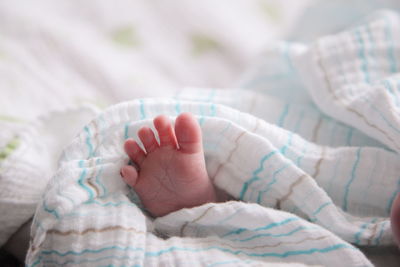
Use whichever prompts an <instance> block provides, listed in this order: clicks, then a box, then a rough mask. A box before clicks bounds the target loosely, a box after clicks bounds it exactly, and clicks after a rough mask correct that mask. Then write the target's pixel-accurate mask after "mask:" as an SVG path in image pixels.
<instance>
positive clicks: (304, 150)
mask: <svg viewBox="0 0 400 267" xmlns="http://www.w3.org/2000/svg"><path fill="white" fill-rule="evenodd" d="M303 142H304V147H303V150H302V151H301V155H300V156H299V157H298V158H297V159H296V166H297V167H300V164H301V161H302V160H303V158H304V156H305V155H306V152H307V151H308V146H307V145H308V143H307V141H306V140H303Z"/></svg>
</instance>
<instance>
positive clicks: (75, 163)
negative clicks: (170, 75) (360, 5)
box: [27, 12, 400, 266]
mask: <svg viewBox="0 0 400 267" xmlns="http://www.w3.org/2000/svg"><path fill="white" fill-rule="evenodd" d="M399 21H400V20H399V17H398V16H397V15H396V14H394V13H390V12H382V13H378V14H377V15H376V16H373V17H371V18H369V20H368V21H366V22H365V23H364V24H362V25H361V26H358V27H356V28H352V29H350V30H348V31H345V32H342V33H339V34H337V35H334V36H328V37H324V38H321V39H319V40H317V41H316V42H315V43H313V44H311V45H310V46H308V47H306V46H304V45H300V44H290V45H288V44H286V43H283V44H280V45H278V46H277V47H275V48H273V49H272V50H274V52H277V53H275V54H276V55H280V53H281V54H282V55H283V56H282V57H279V56H276V57H275V58H274V57H273V56H271V57H270V58H266V61H268V59H271V60H276V61H277V62H278V63H279V64H274V68H268V66H261V67H260V69H259V70H258V71H259V72H260V73H263V76H260V75H258V74H257V75H253V76H252V77H249V79H247V81H244V82H243V86H244V87H251V88H253V89H254V90H227V91H224V90H215V89H213V90H204V89H203V90H193V89H192V90H186V91H183V92H182V93H181V94H179V95H177V96H176V97H175V98H174V99H140V100H134V101H131V102H126V103H122V104H119V105H116V106H113V107H110V108H109V109H107V110H106V111H105V112H104V113H101V114H99V116H98V117H97V118H96V119H94V120H93V121H92V122H91V123H89V124H88V125H87V126H86V127H85V128H84V129H83V131H82V132H81V134H80V135H79V136H77V137H76V138H75V139H74V141H73V142H72V143H71V145H69V146H68V147H67V148H66V149H65V150H64V153H63V156H62V159H61V161H60V166H59V169H58V171H57V172H56V173H55V175H54V177H53V179H52V180H51V181H50V182H49V184H48V185H47V189H46V190H45V194H44V195H43V198H42V201H41V202H40V205H39V206H38V208H37V211H36V214H35V217H34V221H33V226H32V242H31V245H30V249H29V253H28V256H27V264H28V266H63V265H79V266H84V265H88V266H91V265H95V266H143V265H145V266H187V265H189V264H191V265H193V266H217V265H226V266H229V265H234V266H247V265H248V266H259V265H263V264H268V266H270V265H272V266H274V264H275V265H277V266H280V265H284V264H290V265H291V266H295V264H298V265H299V266H302V265H323V266H343V265H345V266H371V265H372V264H371V263H370V262H369V261H368V260H367V259H366V257H365V256H364V255H363V254H362V253H361V252H360V251H359V250H358V248H356V247H355V246H353V245H352V244H355V245H359V246H363V245H391V244H393V243H394V241H393V237H392V234H391V230H390V222H389V219H388V215H389V212H390V207H391V204H392V202H393V200H394V198H395V196H396V193H397V192H398V185H399V182H400V179H399V174H400V157H399V155H398V153H399V151H400V117H399V106H398V99H399V90H398V86H399V84H400V82H399V81H400V76H399V67H400V49H399V45H398V44H399V43H400V35H399V33H400V22H399ZM270 54H271V55H272V54H274V53H273V52H272V51H271V53H270ZM285 64H286V65H285ZM286 67H287V69H286ZM266 69H267V70H269V72H268V71H266ZM271 70H275V71H280V70H282V72H281V73H280V74H281V76H279V75H277V74H276V73H272V72H271ZM255 73H257V70H255ZM271 73H272V74H271ZM277 77H278V78H279V77H282V78H281V79H278V78H277ZM288 84H289V85H290V88H288V87H287V85H288ZM304 87H306V89H307V90H308V92H307V91H306V90H305V88H304ZM255 91H258V93H257V92H255ZM291 95H292V96H293V97H290V96H291ZM296 95H302V96H304V97H295V96H296ZM308 95H310V96H311V97H308ZM181 112H191V113H193V114H194V115H195V116H196V117H197V118H198V121H199V123H200V125H201V129H202V133H203V143H204V150H205V157H206V164H207V171H208V174H209V176H210V178H211V179H212V181H213V182H214V184H215V185H216V186H217V187H219V188H220V189H223V190H225V191H226V192H228V193H229V194H230V195H232V196H233V197H234V198H235V199H237V200H238V201H230V202H225V203H209V204H206V205H203V206H200V207H195V208H192V209H183V210H179V211H176V212H173V213H171V214H168V215H167V216H164V217H161V218H157V219H155V220H153V219H151V218H149V217H148V216H146V212H145V211H143V209H142V207H141V205H140V200H139V199H138V198H137V196H136V195H135V193H134V191H133V190H132V189H131V188H129V187H128V186H127V185H126V184H125V183H124V182H123V181H122V179H121V178H120V174H119V172H120V168H121V167H122V166H123V165H124V164H127V162H128V158H127V156H126V155H125V153H124V152H123V148H122V147H123V143H124V141H125V140H126V139H127V138H137V135H136V133H137V130H138V129H139V128H140V127H141V126H143V125H148V126H152V123H151V122H152V118H154V117H155V116H157V115H159V114H165V115H167V116H170V117H171V118H172V119H174V118H175V117H176V116H177V115H178V114H180V113H181ZM322 112H325V113H322ZM351 243H352V244H351Z"/></svg>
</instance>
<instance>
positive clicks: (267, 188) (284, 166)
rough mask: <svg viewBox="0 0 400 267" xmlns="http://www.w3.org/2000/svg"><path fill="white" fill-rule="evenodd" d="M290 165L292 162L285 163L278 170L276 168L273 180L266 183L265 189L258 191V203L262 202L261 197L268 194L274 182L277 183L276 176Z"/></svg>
mask: <svg viewBox="0 0 400 267" xmlns="http://www.w3.org/2000/svg"><path fill="white" fill-rule="evenodd" d="M289 166H290V163H287V164H285V165H283V166H282V167H281V168H279V169H278V170H276V171H275V172H274V173H273V174H272V181H271V182H269V183H268V184H267V185H266V187H265V189H264V190H262V191H259V192H258V197H257V203H258V204H260V203H261V198H262V196H263V195H264V194H266V193H267V192H268V191H269V190H270V189H271V186H272V185H273V184H275V183H276V182H277V181H278V180H277V177H276V176H277V175H278V174H279V173H280V172H282V171H283V170H285V169H286V168H287V167H289Z"/></svg>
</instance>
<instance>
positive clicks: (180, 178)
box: [121, 113, 400, 246]
mask: <svg viewBox="0 0 400 267" xmlns="http://www.w3.org/2000/svg"><path fill="white" fill-rule="evenodd" d="M154 126H155V128H156V130H157V132H158V136H159V139H160V143H158V142H157V140H156V138H155V135H154V133H153V131H152V130H151V129H150V128H149V127H142V128H141V129H140V130H139V132H138V135H139V138H140V140H141V141H142V143H143V146H144V148H145V150H146V151H143V150H142V149H141V148H140V147H139V145H138V144H137V143H136V141H134V140H132V139H129V140H127V141H126V142H125V145H124V146H125V151H126V153H127V154H128V156H129V158H130V159H131V161H132V162H134V163H135V165H136V166H137V168H135V167H133V166H130V165H128V166H124V167H122V169H121V175H122V177H123V179H124V180H125V182H126V183H127V184H129V185H130V186H132V187H133V188H134V189H135V191H136V193H137V194H138V195H139V197H140V199H141V201H142V203H143V205H144V207H146V209H147V210H148V211H149V212H150V213H151V214H152V215H153V216H155V217H159V216H164V215H166V214H168V213H170V212H173V211H176V210H179V209H182V208H191V207H195V206H200V205H202V204H205V203H208V202H220V201H225V200H227V199H228V198H227V195H224V193H222V192H217V191H216V189H215V188H214V186H213V184H212V182H211V180H210V179H209V177H208V175H207V171H206V166H205V161H204V152H203V146H202V137H201V129H200V126H199V124H198V123H197V121H196V119H195V118H194V117H193V115H191V114H190V113H182V114H181V115H179V116H178V117H177V118H176V121H175V127H174V128H173V127H172V124H171V122H170V121H169V119H168V117H166V116H163V115H160V116H158V117H156V118H155V119H154ZM391 226H392V230H393V234H394V237H395V239H396V241H397V243H398V245H399V246H400V194H399V195H398V196H397V198H396V200H395V201H394V203H393V206H392V213H391Z"/></svg>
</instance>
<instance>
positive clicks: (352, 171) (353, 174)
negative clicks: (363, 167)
mask: <svg viewBox="0 0 400 267" xmlns="http://www.w3.org/2000/svg"><path fill="white" fill-rule="evenodd" d="M360 154H361V147H360V148H358V149H357V153H356V160H355V162H354V164H353V168H352V169H351V178H350V180H349V182H348V183H347V184H346V186H345V193H344V197H343V210H344V211H347V199H348V197H349V190H350V185H351V183H352V182H353V181H354V179H355V178H356V170H357V167H358V164H359V162H360Z"/></svg>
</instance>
